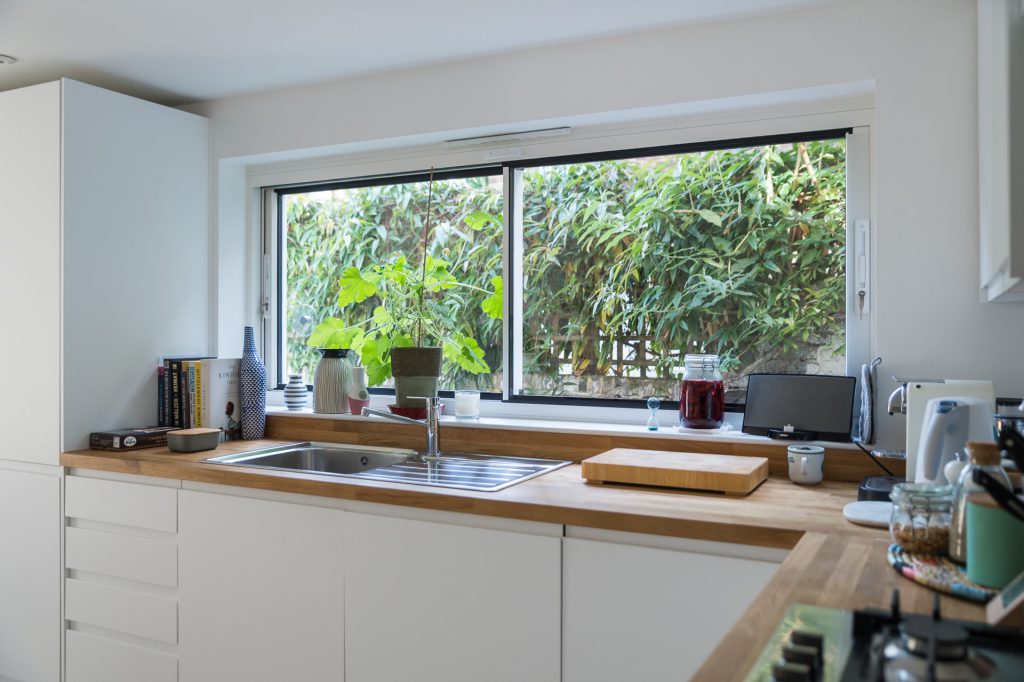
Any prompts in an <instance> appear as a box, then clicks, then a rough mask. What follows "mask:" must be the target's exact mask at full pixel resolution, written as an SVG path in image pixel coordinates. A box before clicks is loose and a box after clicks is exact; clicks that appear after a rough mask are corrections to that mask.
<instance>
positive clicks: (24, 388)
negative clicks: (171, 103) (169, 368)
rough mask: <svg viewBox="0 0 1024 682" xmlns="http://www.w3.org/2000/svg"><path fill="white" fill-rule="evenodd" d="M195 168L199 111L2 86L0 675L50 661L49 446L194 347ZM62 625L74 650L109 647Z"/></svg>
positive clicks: (62, 446)
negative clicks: (162, 362)
mask: <svg viewBox="0 0 1024 682" xmlns="http://www.w3.org/2000/svg"><path fill="white" fill-rule="evenodd" d="M208 169H209V148H208V138H207V122H206V120H205V119H203V118H201V117H199V116H194V115H192V114H188V113H185V112H182V111H178V110H175V109H170V108H168V107H162V106H159V105H156V104H152V103H149V102H142V101H140V100H137V99H134V98H131V97H126V96H124V95H119V94H117V93H113V92H110V91H107V90H103V89H100V88H95V87H92V86H89V85H86V84H84V83H77V82H75V81H70V80H61V81H57V82H52V83H45V84H42V85H35V86H31V87H27V88H21V89H17V90H9V91H5V92H0V207H2V212H3V213H2V216H3V217H2V218H0V242H2V244H3V246H2V247H0V291H2V292H3V295H2V296H0V325H2V328H3V329H4V333H3V334H2V335H0V357H2V358H4V372H5V379H6V382H5V383H6V389H5V390H4V391H2V392H0V414H2V415H3V419H4V422H3V423H4V425H5V426H10V427H11V428H7V429H5V436H6V437H5V441H4V450H3V452H0V468H6V469H15V470H17V469H18V468H19V466H20V467H21V470H22V471H24V472H26V473H19V474H8V473H7V471H4V472H3V474H2V476H3V478H4V485H5V486H6V485H8V484H9V483H10V481H9V479H10V478H11V477H12V476H13V477H16V478H19V479H22V480H25V481H32V483H26V487H25V489H19V488H18V486H16V485H14V486H13V487H12V492H11V494H10V495H4V496H3V499H2V500H0V504H2V505H3V509H4V511H3V513H2V514H0V537H2V539H3V542H2V544H0V547H2V550H3V553H4V556H5V557H8V558H10V557H17V560H16V561H14V560H10V559H8V560H7V561H5V562H2V563H4V564H5V566H4V567H3V568H0V577H2V578H3V580H2V581H0V597H3V598H0V680H7V679H15V680H18V681H19V682H25V681H34V680H48V681H49V682H56V681H57V680H59V678H60V668H61V634H60V633H61V631H62V612H61V608H62V605H61V599H60V597H61V589H60V585H61V580H60V569H61V562H60V548H61V525H60V520H61V511H60V510H61V505H60V492H59V491H60V481H61V470H60V467H59V463H60V455H61V452H62V451H64V450H70V449H77V448H82V447H86V446H87V444H88V435H89V433H90V432H91V431H95V430H101V429H108V428H116V427H127V426H138V425H142V424H151V423H154V422H155V421H156V375H155V367H156V362H157V357H158V356H159V355H160V354H162V353H168V352H175V353H177V352H202V351H203V350H205V349H206V348H207V346H208V343H209V314H208V307H209V303H208V299H209V296H208V292H209V287H208V286H207V277H208V270H209V262H208V256H207V247H208V243H209V236H208V235H209V231H208V201H207V192H208V188H207V174H208ZM25 467H28V468H25ZM32 467H38V468H32ZM33 476H35V477H36V478H32V477H33ZM41 480H44V481H46V483H45V485H44V484H41V483H39V481H41ZM37 488H42V490H37ZM28 490H35V491H36V492H37V493H39V494H38V495H29V494H28V492H27V491H28ZM55 519H56V526H54V525H53V524H54V520H55ZM77 530H78V529H76V530H75V532H73V533H72V536H73V537H74V536H75V535H76V534H77ZM113 535H118V534H117V533H114V534H113ZM82 537H89V536H78V539H81V538H82ZM92 539H94V540H95V539H96V537H93V538H92ZM106 539H109V538H106ZM72 542H75V540H72ZM115 543H116V539H115ZM44 545H45V546H44ZM78 547H79V549H82V548H83V547H84V548H86V551H92V550H95V547H94V546H92V545H90V544H89V543H88V542H86V543H85V544H84V545H83V544H81V543H80V544H79V545H78ZM90 548H91V549H90ZM44 556H45V557H46V558H47V559H48V560H50V561H51V563H49V564H45V565H44V564H43V563H42V557H44ZM54 572H56V576H57V577H56V581H54ZM19 580H20V582H19ZM54 583H55V584H56V587H54ZM76 595H78V596H83V595H85V596H86V597H87V598H86V601H84V602H80V604H86V603H88V604H95V603H97V601H96V599H95V597H96V594H95V593H94V592H89V591H88V588H87V589H86V592H81V591H79V592H76ZM89 595H91V598H92V600H91V601H90V600H89V599H90V597H89ZM87 611H88V610H87ZM88 613H89V617H92V615H91V614H92V611H88ZM44 618H45V619H46V622H45V623H44V622H43V621H42V619H44ZM74 632H76V633H77V634H75V635H72V637H71V642H73V645H72V644H69V645H68V649H69V652H73V656H72V658H74V657H78V659H77V660H81V661H86V660H91V661H94V662H102V661H103V660H104V659H105V658H106V654H105V653H103V652H105V651H107V649H106V648H103V647H105V644H102V643H101V644H99V645H97V644H96V642H97V641H99V640H102V639H103V637H102V636H100V635H86V634H85V633H81V632H79V631H77V630H76V631H74ZM96 646H99V647H100V648H101V649H102V651H100V650H99V649H96ZM115 648H116V647H115ZM132 651H133V652H134V650H132ZM161 655H162V654H161ZM145 658H146V657H145V656H143V657H142V659H145ZM157 658H159V657H157ZM157 658H154V659H153V660H157ZM172 658H173V657H172ZM142 659H139V660H142ZM165 659H166V657H164V658H159V660H160V661H162V662H161V663H160V664H158V665H164V666H166V665H167V661H166V660H165ZM147 660H148V659H147ZM84 665H85V664H84V663H83V666H84ZM83 666H77V667H76V668H75V670H77V671H79V672H80V673H81V674H82V675H84V676H83V677H79V678H78V679H90V675H89V674H87V673H84V672H81V671H84V670H85V669H86V668H85V667H83ZM133 669H134V668H132V667H131V666H129V667H128V668H126V669H125V670H126V671H127V670H133ZM164 669H166V668H164ZM98 670H99V671H100V672H98V673H97V674H99V675H103V674H106V679H107V680H115V679H118V676H117V675H116V674H114V673H112V672H110V671H108V672H107V673H103V671H102V669H98ZM126 675H127V677H126V679H132V678H131V675H130V674H128V673H127V672H126ZM93 679H95V676H93ZM134 679H138V678H134ZM153 679H156V678H153ZM69 680H71V681H72V682H74V680H75V678H74V677H69Z"/></svg>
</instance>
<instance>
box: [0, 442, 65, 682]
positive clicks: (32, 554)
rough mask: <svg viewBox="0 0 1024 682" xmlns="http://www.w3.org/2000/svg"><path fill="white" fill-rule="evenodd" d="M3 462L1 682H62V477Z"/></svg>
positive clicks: (0, 507)
mask: <svg viewBox="0 0 1024 682" xmlns="http://www.w3.org/2000/svg"><path fill="white" fill-rule="evenodd" d="M7 466H17V465H5V464H4V463H3V462H0V548H2V550H0V551H2V554H3V559H2V560H0V680H5V681H6V680H16V681H17V682H57V680H59V679H60V630H61V628H60V580H61V571H60V527H61V519H60V477H59V476H58V475H57V472H55V471H53V472H51V471H48V470H44V468H43V467H39V471H36V470H17V469H13V468H6V467H7Z"/></svg>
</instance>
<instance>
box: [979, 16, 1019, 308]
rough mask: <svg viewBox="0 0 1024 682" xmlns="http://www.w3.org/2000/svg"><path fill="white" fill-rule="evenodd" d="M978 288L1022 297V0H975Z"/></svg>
mask: <svg viewBox="0 0 1024 682" xmlns="http://www.w3.org/2000/svg"><path fill="white" fill-rule="evenodd" d="M978 183H979V185H978V187H979V211H980V212H979V226H980V235H981V248H980V257H981V263H980V265H981V269H980V272H981V291H982V298H983V299H984V300H987V301H1024V4H1022V3H1021V2H1020V0H979V1H978Z"/></svg>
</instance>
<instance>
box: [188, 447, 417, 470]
mask: <svg viewBox="0 0 1024 682" xmlns="http://www.w3.org/2000/svg"><path fill="white" fill-rule="evenodd" d="M411 455H412V453H409V454H404V453H394V452H381V451H370V450H344V449H341V448H331V447H324V446H318V445H310V444H306V445H298V446H288V447H284V448H275V449H272V450H260V451H257V452H246V453H242V454H237V455H222V456H221V457H209V458H207V459H204V460H203V461H204V462H212V463H215V464H235V465H238V466H247V467H259V468H261V469H285V470H287V471H309V472H314V473H318V474H337V475H345V474H356V473H359V472H361V471H366V470H368V469H376V468H377V467H382V466H388V465H389V464H397V463H399V462H404V461H405V460H406V459H408V458H409V457H410V456H411Z"/></svg>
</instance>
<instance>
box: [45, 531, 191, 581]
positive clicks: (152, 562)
mask: <svg viewBox="0 0 1024 682" xmlns="http://www.w3.org/2000/svg"><path fill="white" fill-rule="evenodd" d="M64 563H65V564H66V565H67V567H68V568H71V569H75V570H79V571H89V572H92V573H101V574H103V575H109V576H113V577H115V578H125V579H127V580H137V581H138V582H143V583H150V584H152V585H162V586H163V587H177V586H178V546H177V545H176V544H174V543H172V542H161V541H159V540H147V539H144V538H137V537H134V536H130V535H118V534H116V533H102V532H97V531H93V530H85V529H82V528H68V529H67V530H66V531H65V534H64Z"/></svg>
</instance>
